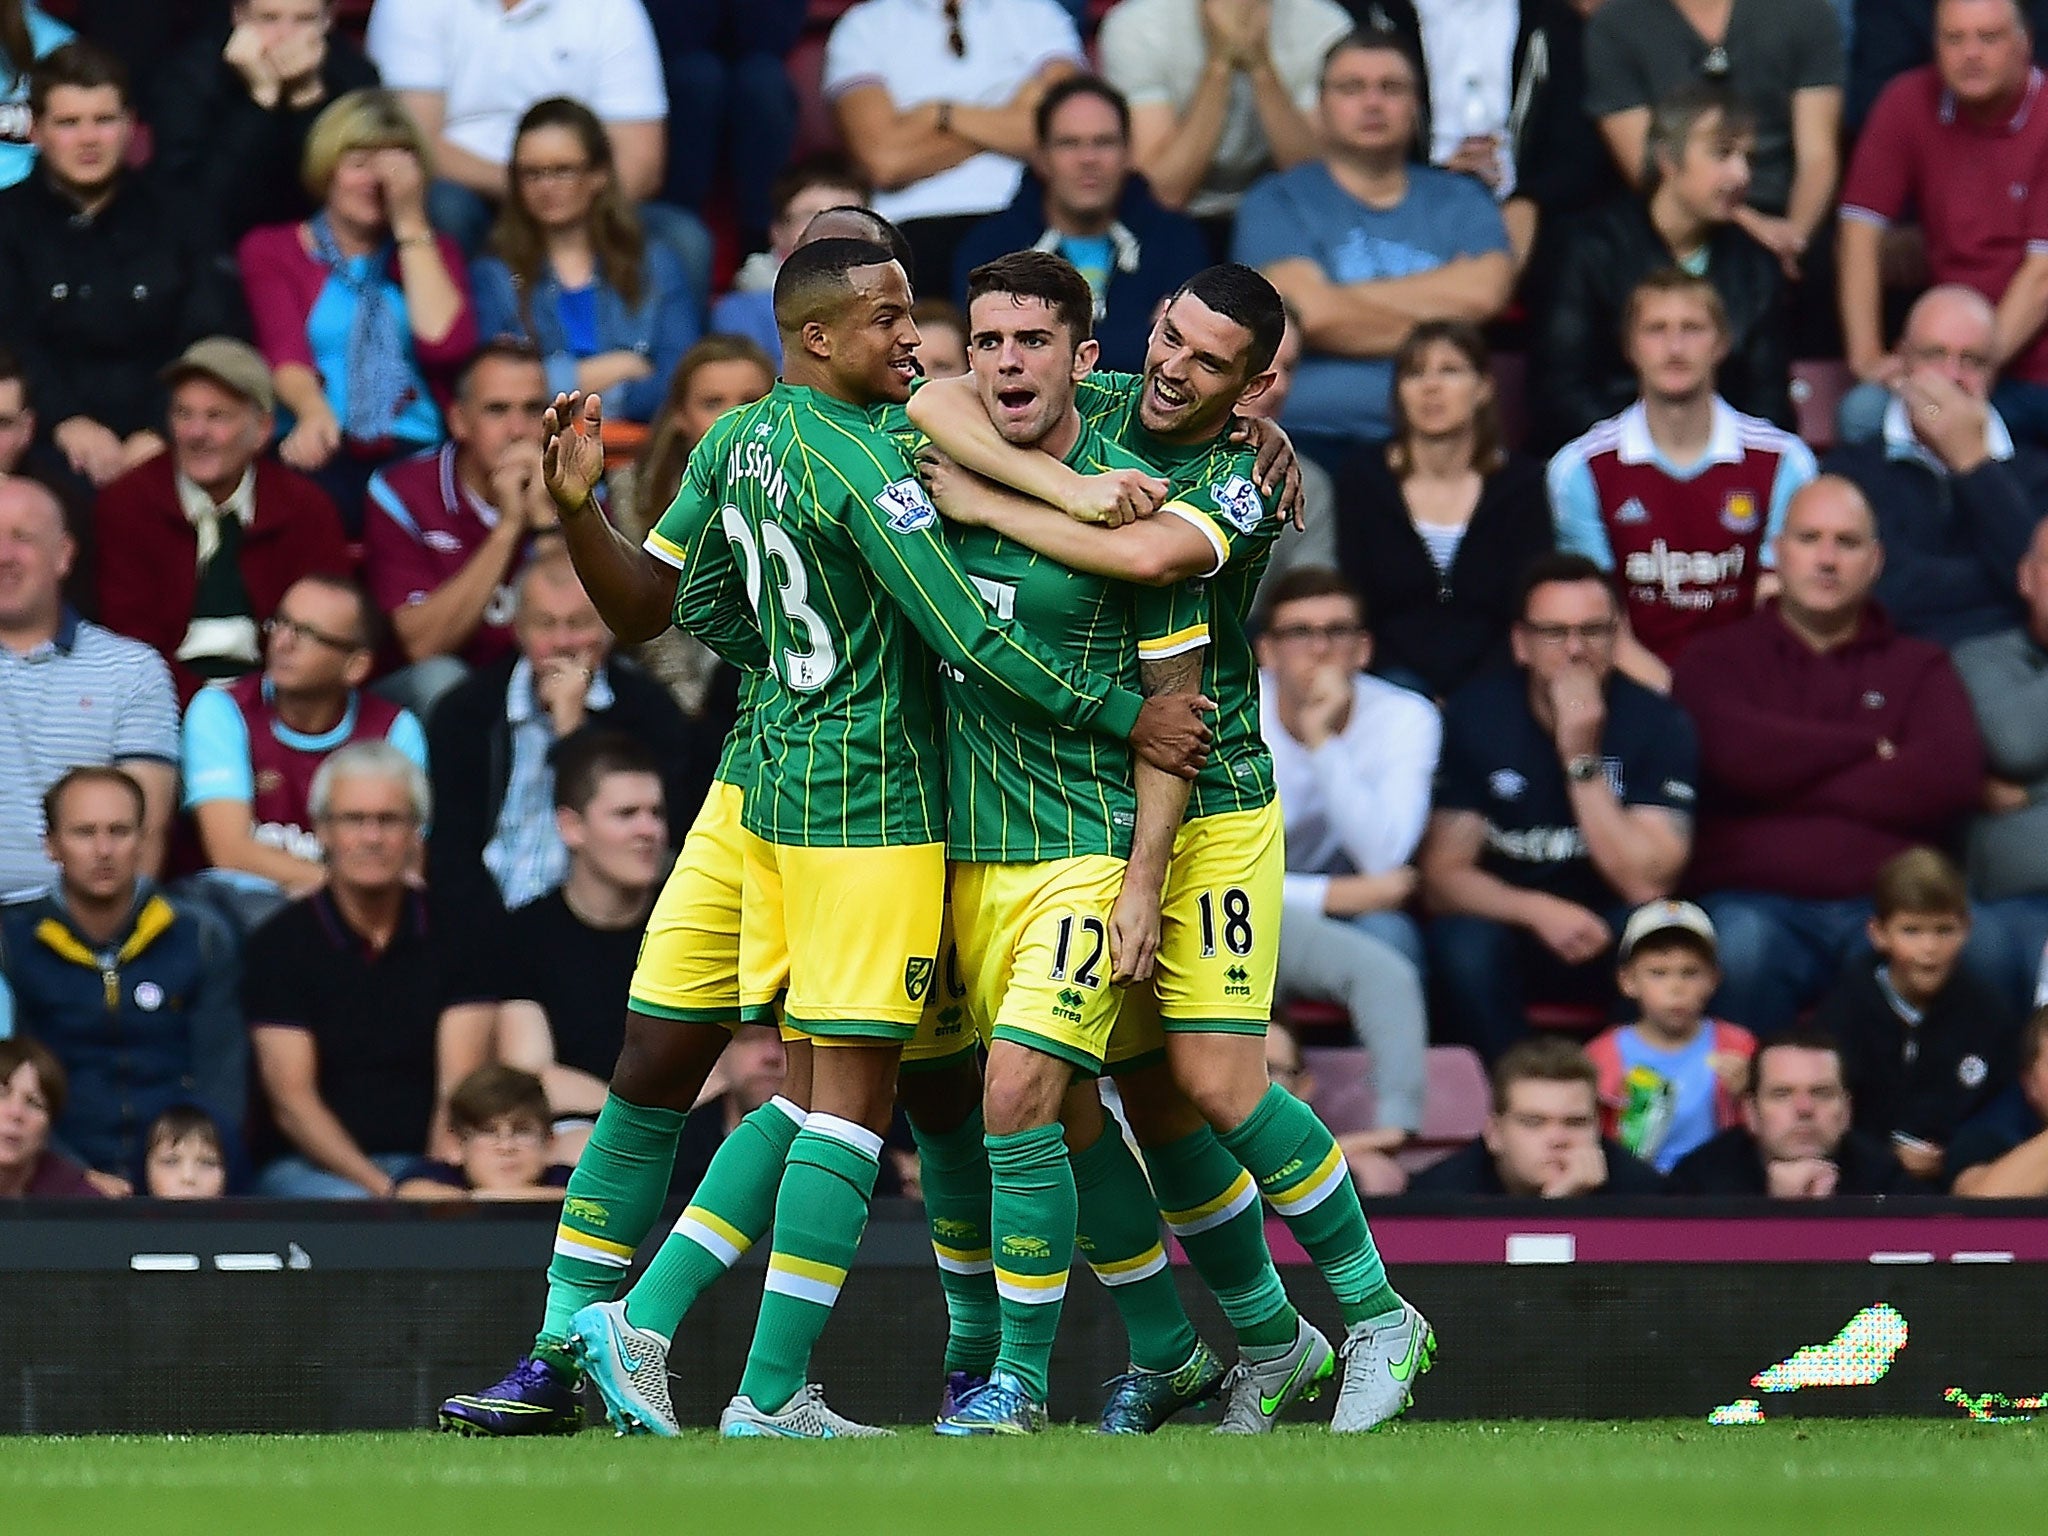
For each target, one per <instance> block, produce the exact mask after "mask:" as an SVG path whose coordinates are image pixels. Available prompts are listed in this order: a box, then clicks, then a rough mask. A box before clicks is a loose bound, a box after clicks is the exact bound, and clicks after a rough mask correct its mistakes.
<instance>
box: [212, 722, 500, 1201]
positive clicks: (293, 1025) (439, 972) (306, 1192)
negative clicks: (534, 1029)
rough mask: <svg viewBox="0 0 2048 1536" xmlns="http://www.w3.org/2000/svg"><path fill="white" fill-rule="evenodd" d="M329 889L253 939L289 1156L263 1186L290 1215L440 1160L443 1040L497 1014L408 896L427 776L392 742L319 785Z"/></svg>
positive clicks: (246, 995)
mask: <svg viewBox="0 0 2048 1536" xmlns="http://www.w3.org/2000/svg"><path fill="white" fill-rule="evenodd" d="M312 804H313V822H314V826H315V828H316V830H317V831H318V832H319V834H320V844H321V848H322V850H323V852H324V856H325V859H326V863H327V871H328V879H327V884H326V886H325V887H323V888H322V889H321V890H319V891H316V892H314V894H312V895H311V896H308V897H305V898H304V899H302V900H299V901H295V902H293V903H292V904H291V905H290V906H288V907H286V908H285V909H284V910H283V911H281V912H279V913H278V914H277V915H276V916H275V917H273V918H271V920H270V921H269V922H267V923H265V924H264V925H263V926H262V927H261V928H259V929H258V930H257V931H256V932H255V934H254V935H253V936H252V937H251V938H250V940H249V945H248V950H247V956H246V969H245V974H244V976H243V979H242V1007H243V1013H244V1014H245V1015H246V1016H247V1018H248V1020H249V1026H250V1029H251V1032H252V1035H253V1038H254V1041H255V1051H256V1065H257V1068H258V1070H259V1071H260V1073H261V1075H262V1079H263V1096H264V1099H265V1101H266V1103H267V1105H268V1109H269V1115H270V1119H271V1121H272V1122H273V1125H274V1127H275V1130H276V1133H277V1134H276V1137H275V1138H273V1147H274V1150H276V1151H278V1152H281V1153H282V1154H283V1155H282V1156H279V1157H277V1158H276V1159H275V1160H274V1161H272V1162H271V1163H270V1165H269V1166H268V1167H266V1168H265V1169H264V1170H263V1171H262V1174H261V1175H260V1177H259V1178H258V1180H257V1184H256V1188H257V1192H258V1193H259V1194H265V1195H273V1196H277V1197H280V1198H285V1199H301V1200H336V1199H361V1198H362V1197H364V1196H365V1195H368V1196H372V1197H377V1196H388V1195H390V1194H391V1193H392V1192H393V1190H394V1188H395V1187H396V1180H397V1178H398V1175H399V1174H400V1173H402V1172H403V1171H404V1170H405V1169H406V1168H407V1167H409V1166H410V1165H411V1164H412V1163H413V1161H414V1160H415V1159H417V1158H418V1157H419V1156H420V1155H421V1153H422V1151H423V1150H424V1149H425V1147H426V1144H427V1131H428V1127H429V1123H430V1121H431V1120H432V1117H433V1113H434V1055H435V1040H436V1034H437V1031H440V1030H452V1031H461V1030H464V1029H467V1028H473V1027H474V1026H473V1024H472V1023H470V1022H469V1021H467V1020H465V1019H464V1018H463V1013H464V1010H468V1009H483V1010H488V1009H490V1008H491V1007H492V1006H493V1004H492V1003H491V1002H486V1001H478V1000H477V999H479V998H480V997H482V996H483V995H484V993H485V992H486V991H487V990H488V989H487V988H478V987H476V986H474V985H472V984H470V983H469V982H467V981H466V980H465V978H464V977H463V976H462V974H461V971H460V967H459V966H458V964H457V961H456V950H455V947H454V946H453V945H452V944H450V943H449V942H448V941H447V940H446V939H444V938H443V937H442V936H441V935H439V934H438V933H437V932H435V931H434V930H432V929H430V928H429V926H428V923H427V909H426V900H425V897H424V895H423V893H421V892H420V891H418V890H416V889H414V888H413V887H412V886H411V885H410V884H408V882H407V871H408V870H409V869H412V868H416V867H417V864H418V860H419V843H420V827H421V824H422V823H423V822H424V821H425V820H426V818H427V813H428V806H429V798H428V791H427V780H426V775H425V774H423V773H421V772H420V770H419V765H418V764H417V763H415V762H413V761H412V760H411V759H410V758H408V757H406V756H405V754H404V753H402V752H400V751H399V750H398V749H397V748H396V747H394V746H392V745H391V744H390V743H389V742H382V741H359V742H354V743H352V744H350V745H349V746H346V747H343V748H342V749H341V750H340V751H338V752H336V753H335V754H334V755H333V756H332V757H330V758H328V759H327V761H326V762H324V763H322V764H321V765H320V771H319V772H318V773H317V774H315V775H314V776H313V790H312Z"/></svg>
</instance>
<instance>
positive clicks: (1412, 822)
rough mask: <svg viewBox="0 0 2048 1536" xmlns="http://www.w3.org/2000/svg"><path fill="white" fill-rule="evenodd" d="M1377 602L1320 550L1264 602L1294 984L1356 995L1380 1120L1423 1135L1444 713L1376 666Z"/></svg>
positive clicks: (1285, 947)
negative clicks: (1421, 895)
mask: <svg viewBox="0 0 2048 1536" xmlns="http://www.w3.org/2000/svg"><path fill="white" fill-rule="evenodd" d="M1366 617H1367V616H1366V613H1365V611H1364V607H1363V605H1362V604H1361V603H1360V601H1359V598H1358V594H1357V592H1356V591H1355V590H1354V589H1353V588H1352V586H1351V584H1350V583H1349V582H1347V581H1345V579H1344V578H1343V577H1342V576H1340V575H1338V574H1337V573H1336V572H1335V571H1333V570H1329V569H1327V568H1318V567H1315V566H1305V567H1301V568H1299V569H1297V570H1294V571H1291V572H1289V573H1288V574H1287V575H1286V576H1284V577H1282V578H1281V579H1280V581H1279V582H1278V583H1277V584H1276V585H1275V586H1274V588H1273V591H1272V593H1271V595H1270V596H1269V597H1268V598H1267V600H1266V604H1265V607H1264V608H1263V610H1262V614H1261V619H1260V625H1259V629H1260V634H1259V639H1258V660H1259V669H1260V697H1261V699H1262V701H1263V702H1262V704H1261V706H1260V708H1261V720H1260V727H1261V730H1262V733H1263V734H1264V736H1265V740H1266V746H1267V748H1268V749H1269V750H1270V751H1271V753H1272V756H1273V778H1274V783H1275V785H1276V787H1277V788H1278V789H1279V792H1280V808H1281V811H1282V814H1283V815H1284V816H1285V818H1286V823H1287V871H1288V873H1287V889H1286V893H1285V895H1286V899H1285V902H1284V905H1283V909H1282V912H1281V921H1280V974H1279V989H1280V991H1281V992H1282V993H1283V994H1285V995H1287V996H1291V997H1309V998H1314V999H1317V1000H1318V1001H1322V1002H1335V1003H1342V1004H1343V1005H1344V1007H1345V1008H1346V1010H1347V1011H1348V1012H1349V1013H1350V1015H1351V1020H1352V1023H1353V1024H1354V1025H1355V1026H1356V1027H1357V1029H1358V1032H1359V1035H1360V1037H1361V1038H1362V1039H1363V1040H1364V1042H1365V1044H1366V1045H1368V1046H1369V1047H1371V1049H1372V1057H1373V1069H1374V1082H1375V1086H1376V1088H1377V1089H1378V1100H1377V1102H1378V1105H1379V1118H1380V1127H1381V1128H1383V1129H1385V1130H1387V1131H1390V1132H1394V1133H1397V1134H1398V1135H1413V1134H1415V1133H1416V1132H1417V1131H1419V1130H1421V1129H1422V1096H1423V1077H1424V1073H1423V1051H1424V1050H1425V1049H1426V1047H1427V1046H1428V1044H1429V1021H1428V1018H1427V1016H1426V1013H1425V1009H1424V1004H1423V997H1422V975H1421V968H1422V935H1421V934H1420V933H1419V932H1418V931H1417V930H1416V927H1415V923H1414V920H1413V919H1411V918H1410V917H1409V916H1408V915H1407V913H1406V912H1404V911H1403V910H1402V909H1403V908H1404V907H1406V906H1407V904H1408V900H1409V897H1410V896H1411V895H1413V894H1414V890H1415V870H1414V867H1413V865H1412V863H1411V862H1410V861H1411V860H1412V859H1413V858H1414V856H1415V845H1416V844H1417V843H1418V842H1420V841H1421V839H1422V827H1423V823H1424V822H1425V821H1426V820H1427V819H1428V816H1429V784H1430V777H1431V775H1432V774H1433V773H1435V771H1436V759H1437V748H1438V746H1439V745H1440V744H1441V742H1442V739H1443V727H1442V724H1441V723H1440V722H1439V720H1438V719H1437V713H1436V709H1435V707H1434V706H1432V705H1431V704H1430V703H1429V701H1428V700H1427V699H1424V698H1422V697H1420V696H1419V695H1417V694H1414V693H1411V692H1409V691H1408V690H1407V689H1406V688H1400V687H1397V686H1395V685H1394V684H1393V683H1389V682H1386V681H1385V680H1383V679H1381V678H1377V677H1368V676H1366V675H1365V673H1364V668H1365V666H1366V665H1367V664H1368V663H1369V662H1370V661H1371V660H1372V636H1371V635H1370V634H1369V633H1368V632H1367V630H1366ZM1394 1145H1398V1141H1396V1142H1395V1143H1394ZM1379 1150H1381V1151H1391V1150H1393V1147H1392V1146H1386V1147H1382V1148H1380V1149H1379Z"/></svg>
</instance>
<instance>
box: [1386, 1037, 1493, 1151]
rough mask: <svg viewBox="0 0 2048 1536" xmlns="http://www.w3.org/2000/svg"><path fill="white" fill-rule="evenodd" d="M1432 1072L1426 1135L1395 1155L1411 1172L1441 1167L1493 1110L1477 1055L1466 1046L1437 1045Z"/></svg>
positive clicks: (1424, 1120) (1432, 1053) (1426, 1101)
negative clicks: (1439, 1163)
mask: <svg viewBox="0 0 2048 1536" xmlns="http://www.w3.org/2000/svg"><path fill="white" fill-rule="evenodd" d="M1428 1071H1429V1088H1428V1094H1427V1097H1425V1098H1424V1099H1423V1101H1422V1131H1421V1133H1420V1134H1419V1135H1417V1136H1416V1137H1414V1138H1413V1139H1412V1140H1411V1141H1410V1142H1409V1143H1408V1145H1407V1146H1405V1147H1403V1148H1402V1149H1401V1150H1400V1151H1399V1152H1397V1153H1395V1154H1394V1161H1396V1162H1397V1163H1399V1164H1400V1165H1401V1166H1402V1167H1403V1168H1405V1169H1407V1170H1408V1171H1409V1172H1410V1173H1417V1172H1419V1171H1421V1170H1422V1169H1424V1168H1427V1167H1428V1166H1429V1165H1430V1164H1431V1163H1437V1162H1442V1161H1443V1159H1444V1158H1445V1157H1447V1156H1449V1155H1450V1154H1451V1153H1453V1152H1455V1151H1457V1149H1458V1148H1460V1147H1462V1146H1464V1145H1465V1143H1466V1142H1468V1141H1470V1140H1471V1139H1472V1138H1473V1137H1475V1136H1477V1135H1478V1134H1479V1133H1480V1131H1481V1130H1483V1129H1484V1128H1485V1126H1486V1116H1487V1113H1488V1111H1490V1110H1491V1109H1492V1107H1493V1090H1492V1088H1491V1087H1489V1086H1488V1084H1487V1081H1486V1067H1485V1066H1484V1065H1483V1064H1482V1063H1481V1062H1480V1060H1479V1055H1478V1053H1477V1052H1476V1051H1472V1050H1469V1049H1467V1048H1466V1047H1465V1046H1462V1045H1433V1046H1431V1047H1430V1048H1429V1066H1428Z"/></svg>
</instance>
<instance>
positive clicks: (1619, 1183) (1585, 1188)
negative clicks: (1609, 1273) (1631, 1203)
mask: <svg viewBox="0 0 2048 1536" xmlns="http://www.w3.org/2000/svg"><path fill="white" fill-rule="evenodd" d="M1408 1192H1409V1193H1410V1194H1412V1195H1511V1196H1514V1197H1515V1198H1517V1199H1524V1200H1527V1199H1541V1200H1572V1199H1577V1198H1579V1197H1580V1196H1587V1195H1656V1194H1661V1193H1663V1181H1662V1180H1661V1179H1659V1178H1658V1177H1657V1170H1656V1169H1654V1168H1652V1167H1651V1166H1650V1165H1649V1164H1648V1163H1645V1162H1643V1161H1641V1160H1640V1159H1638V1158H1637V1157H1635V1156H1634V1155H1633V1154H1632V1153H1630V1152H1629V1150H1628V1149H1627V1148H1626V1147H1624V1146H1622V1145H1621V1144H1620V1143H1619V1142H1616V1141H1612V1140H1608V1139H1606V1138H1604V1137H1603V1136H1602V1135H1601V1134H1600V1097H1599V1088H1598V1085H1597V1077H1596V1074H1595V1071H1594V1067H1593V1063H1592V1062H1590V1061H1588V1060H1587V1059H1586V1055H1585V1053H1584V1052H1583V1051H1581V1050H1580V1049H1579V1048H1578V1047H1577V1046H1575V1045H1573V1044H1572V1043H1571V1042H1570V1041H1569V1040H1560V1039H1558V1038H1557V1037H1556V1036H1554V1035H1553V1036H1547V1037H1544V1038H1541V1039H1536V1040H1525V1041H1523V1042H1522V1043H1521V1044H1520V1045H1518V1046H1516V1047H1515V1048H1514V1049H1513V1050H1511V1051H1509V1052H1508V1053H1507V1054H1506V1055H1505V1056H1503V1057H1501V1059H1500V1061H1499V1062H1498V1063H1497V1064H1496V1065H1495V1066H1494V1069H1493V1112H1492V1113H1491V1114H1489V1115H1488V1116H1487V1118H1486V1129H1485V1131H1484V1132H1483V1133H1482V1134H1481V1136H1480V1138H1479V1140H1477V1141H1475V1142H1473V1143H1472V1144H1471V1145H1470V1146H1467V1147H1466V1148H1464V1149H1463V1150H1462V1151H1459V1152H1453V1153H1452V1154H1451V1155H1450V1156H1449V1157H1447V1158H1445V1159H1444V1160H1443V1161H1442V1162H1440V1163H1437V1164H1435V1165H1434V1166H1432V1167H1429V1168H1425V1169H1423V1170H1422V1172H1420V1173H1418V1174H1415V1175H1414V1176H1413V1177H1412V1178H1410V1179H1409V1180H1408Z"/></svg>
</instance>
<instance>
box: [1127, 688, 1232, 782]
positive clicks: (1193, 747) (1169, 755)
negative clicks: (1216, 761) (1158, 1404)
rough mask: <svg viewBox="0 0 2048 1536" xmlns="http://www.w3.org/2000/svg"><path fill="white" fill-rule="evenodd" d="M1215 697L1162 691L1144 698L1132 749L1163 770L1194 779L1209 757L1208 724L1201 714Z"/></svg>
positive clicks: (1212, 706) (1210, 707)
mask: <svg viewBox="0 0 2048 1536" xmlns="http://www.w3.org/2000/svg"><path fill="white" fill-rule="evenodd" d="M1215 708H1216V701H1215V700H1214V699H1211V698H1207V697H1205V696H1203V695H1202V694H1199V693H1160V694H1154V695H1153V696H1152V697H1151V698H1149V699H1147V700H1146V701H1145V707H1144V708H1143V709H1141V710H1139V711H1138V723H1137V725H1136V727H1134V728H1133V729H1132V731H1131V750H1132V751H1134V752H1136V753H1137V754H1138V756H1140V757H1142V758H1144V759H1145V761H1146V762H1148V763H1150V764H1151V765H1152V766H1153V767H1154V768H1157V769H1158V770H1159V771H1160V772H1161V773H1170V774H1172V775H1174V777H1176V778H1181V779H1192V778H1193V777H1194V776H1195V775H1196V774H1198V773H1200V772H1201V771H1202V765H1203V764H1204V763H1206V762H1208V761H1209V743H1210V741H1211V740H1212V737H1211V734H1210V731H1209V727H1208V726H1207V725H1206V724H1204V723H1203V720H1202V716H1204V715H1207V714H1211V713H1213V712H1214V711H1215Z"/></svg>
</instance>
